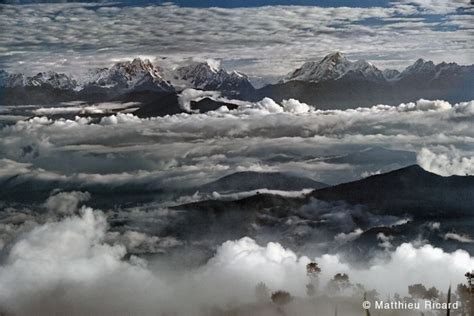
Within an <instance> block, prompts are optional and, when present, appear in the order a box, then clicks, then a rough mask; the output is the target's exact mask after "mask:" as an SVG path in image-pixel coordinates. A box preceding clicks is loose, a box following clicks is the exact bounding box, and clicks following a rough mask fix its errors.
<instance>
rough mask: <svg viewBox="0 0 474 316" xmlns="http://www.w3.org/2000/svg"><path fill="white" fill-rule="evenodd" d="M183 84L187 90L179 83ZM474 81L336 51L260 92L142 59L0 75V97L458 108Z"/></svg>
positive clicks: (203, 68)
mask: <svg viewBox="0 0 474 316" xmlns="http://www.w3.org/2000/svg"><path fill="white" fill-rule="evenodd" d="M178 81H179V82H180V83H181V84H182V83H184V86H180V85H178V84H177V82H178ZM473 82H474V65H471V66H460V65H457V64H456V63H444V62H443V63H440V64H437V65H436V64H434V63H433V62H431V61H425V60H423V59H418V60H417V61H416V62H415V63H414V64H412V65H410V66H408V67H407V68H406V69H405V70H403V71H402V72H399V71H397V70H393V69H385V70H383V71H382V70H380V69H378V68H377V67H375V66H374V65H372V64H370V63H368V62H366V61H363V60H359V61H350V60H349V59H347V58H346V57H345V56H344V54H342V53H340V52H336V53H332V54H329V55H327V56H325V57H324V58H323V59H321V60H320V61H311V62H307V63H305V64H303V65H302V67H300V68H298V69H296V70H295V71H293V72H291V73H290V74H289V75H288V76H286V77H285V78H284V79H283V80H281V81H280V82H279V83H277V84H270V85H267V86H264V87H263V88H260V89H255V88H254V87H253V86H252V85H251V83H250V81H249V79H248V77H247V76H245V75H244V74H241V73H238V72H235V71H234V72H227V71H225V70H223V69H217V68H215V67H213V66H211V65H210V64H209V63H207V62H202V63H198V62H192V63H190V64H188V65H185V66H181V67H178V68H176V69H173V70H166V69H163V68H160V67H159V66H155V65H153V64H152V63H151V62H150V61H149V60H142V59H139V58H137V59H134V60H133V61H127V62H119V63H116V64H115V65H113V66H112V67H111V68H99V69H92V70H90V71H89V72H88V73H87V74H86V75H84V76H81V77H80V78H76V79H75V78H71V77H70V76H68V75H66V74H60V73H54V72H51V71H49V72H44V73H39V74H37V75H35V76H31V77H26V76H24V75H22V74H9V73H7V72H5V71H0V86H1V87H3V88H2V89H0V98H1V99H2V102H1V103H3V104H47V103H51V102H56V103H58V102H64V101H73V100H83V101H90V102H104V101H136V102H142V103H150V102H159V101H160V98H161V97H163V96H166V95H168V94H170V93H175V94H176V93H177V92H178V91H179V90H180V89H184V88H195V89H202V90H217V91H220V92H221V94H222V95H223V96H227V97H231V98H235V99H243V100H247V101H258V100H261V99H263V98H264V97H270V98H272V99H274V100H275V101H277V102H280V101H282V100H285V99H290V98H294V99H297V100H300V101H301V102H305V103H308V104H311V105H314V106H316V107H317V108H319V109H334V108H340V109H345V108H353V107H360V106H362V107H364V106H372V105H375V104H391V105H398V104H400V103H403V102H411V101H416V100H418V99H420V98H425V99H443V100H446V101H449V102H451V103H456V102H460V101H468V100H471V99H474V89H473ZM165 112H166V111H165Z"/></svg>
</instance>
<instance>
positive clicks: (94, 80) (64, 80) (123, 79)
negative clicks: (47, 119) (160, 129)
mask: <svg viewBox="0 0 474 316" xmlns="http://www.w3.org/2000/svg"><path fill="white" fill-rule="evenodd" d="M174 80H179V81H181V82H185V83H186V85H185V86H184V87H179V86H175V85H173V83H172V82H173V81H174ZM0 87H3V89H2V90H4V91H3V92H4V93H3V102H2V103H4V104H28V103H39V104H43V103H49V102H64V101H72V100H84V101H92V102H103V101H123V100H125V99H126V100H128V101H135V100H134V99H133V98H134V97H137V93H139V92H146V93H145V96H144V97H142V96H140V97H138V99H139V100H138V101H140V102H141V101H142V99H143V98H146V95H147V93H149V92H153V93H155V94H159V95H168V94H169V93H174V92H176V91H177V90H180V89H184V88H195V89H202V90H217V91H220V92H221V93H222V94H223V95H225V96H232V97H239V95H240V94H246V95H251V94H253V93H254V88H253V86H252V85H251V84H250V82H249V80H248V78H247V76H245V75H243V74H240V73H238V72H235V71H234V72H227V71H225V70H223V69H215V68H212V67H211V66H210V65H209V64H208V63H205V62H204V63H197V62H193V63H191V64H189V65H187V66H182V67H179V68H177V69H174V70H171V71H170V70H167V71H165V70H164V69H162V68H161V67H159V66H156V65H154V64H152V63H151V62H150V60H148V59H140V58H135V59H133V60H132V61H125V62H118V63H115V64H114V65H113V66H112V67H110V68H97V69H90V70H89V71H87V73H86V74H85V75H82V76H80V77H78V78H76V79H75V78H72V77H71V76H68V75H67V74H64V73H55V72H52V71H49V72H46V73H39V74H37V75H34V76H30V77H27V76H25V75H23V74H10V73H7V72H6V71H3V70H1V71H0ZM131 98H132V100H130V99H131ZM154 99H156V98H154Z"/></svg>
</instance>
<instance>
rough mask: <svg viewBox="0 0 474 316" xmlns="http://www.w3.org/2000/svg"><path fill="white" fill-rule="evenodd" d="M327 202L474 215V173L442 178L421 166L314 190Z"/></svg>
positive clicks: (379, 210)
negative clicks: (473, 174) (472, 174)
mask: <svg viewBox="0 0 474 316" xmlns="http://www.w3.org/2000/svg"><path fill="white" fill-rule="evenodd" d="M310 196H311V197H314V198H317V199H320V200H324V201H340V200H342V201H345V202H347V203H349V204H362V205H365V206H367V207H369V208H370V209H371V211H372V212H373V213H376V214H390V215H404V214H409V215H411V216H413V217H415V218H426V217H438V216H439V217H455V216H461V215H471V216H473V215H474V176H451V177H442V176H439V175H436V174H433V173H430V172H427V171H425V170H424V169H422V168H421V167H420V166H418V165H413V166H409V167H406V168H402V169H399V170H395V171H392V172H388V173H385V174H381V175H375V176H371V177H368V178H365V179H362V180H358V181H354V182H350V183H344V184H340V185H336V186H333V187H330V188H325V189H321V190H317V191H314V192H312V193H311V194H310Z"/></svg>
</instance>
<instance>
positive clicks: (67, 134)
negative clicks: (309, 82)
mask: <svg viewBox="0 0 474 316" xmlns="http://www.w3.org/2000/svg"><path fill="white" fill-rule="evenodd" d="M314 107H315V108H316V109H314V108H313V107H312V106H308V105H305V104H303V103H300V102H298V101H296V100H289V101H285V102H283V106H282V107H280V106H279V105H278V104H276V103H275V102H274V101H273V100H271V99H268V98H267V99H264V100H262V101H260V102H257V103H254V104H250V103H248V104H246V105H245V104H243V105H241V106H240V108H239V109H238V110H234V111H224V110H219V111H216V112H210V113H208V114H193V115H188V114H179V115H174V116H169V117H163V118H150V119H140V118H138V117H136V116H133V115H132V114H117V115H113V116H108V117H104V118H102V119H101V120H100V122H98V123H97V122H94V121H93V120H92V119H89V118H76V119H75V120H64V119H58V120H52V119H47V118H46V117H35V118H32V119H29V120H25V121H18V122H17V123H16V124H14V125H9V126H6V127H4V128H2V129H1V130H0V136H1V137H0V153H1V155H2V156H3V157H4V158H3V159H2V160H1V162H0V177H1V178H2V179H3V180H6V179H9V180H8V183H9V186H13V185H15V186H17V185H21V184H22V183H25V182H28V181H41V183H43V184H42V185H43V186H44V187H45V188H47V187H49V186H48V185H51V186H52V188H54V186H58V185H59V186H60V187H65V188H83V189H88V188H90V187H95V188H102V189H104V188H106V187H107V186H110V187H120V186H126V185H134V186H137V187H140V188H142V189H146V190H158V189H161V188H177V187H183V184H184V185H186V186H191V185H196V184H202V183H205V182H208V181H211V180H214V179H216V178H218V177H220V176H223V175H225V174H230V173H232V172H235V171H245V170H252V171H290V172H295V173H297V174H301V175H306V176H310V177H312V178H314V179H315V180H319V181H322V182H325V183H330V184H331V183H338V182H343V181H348V180H353V179H358V178H360V177H363V176H367V175H369V174H375V173H380V172H385V171H388V170H391V169H395V168H397V167H402V166H404V165H407V164H414V163H416V160H414V159H413V160H411V159H408V158H404V157H409V155H407V154H403V155H401V156H400V157H401V158H399V160H398V161H397V160H396V159H398V158H396V159H395V158H394V157H398V156H394V155H395V153H397V154H399V152H392V153H390V152H384V151H381V150H380V149H379V148H385V149H397V150H404V151H406V152H407V153H410V152H417V153H419V154H418V163H419V164H420V165H421V166H422V167H424V168H425V169H426V170H428V171H432V172H434V173H438V174H440V175H452V174H456V175H465V174H472V171H473V169H472V158H471V157H472V156H473V154H472V152H473V151H472V148H471V147H470V146H469V145H468V144H470V143H472V141H473V137H474V133H473V130H474V129H473V123H472V122H473V115H474V110H473V109H474V105H473V102H466V103H460V104H456V105H451V104H449V103H447V102H444V101H426V100H420V101H418V102H417V103H409V104H402V105H400V106H398V107H393V106H385V105H378V106H374V107H372V108H359V109H349V110H329V111H320V110H317V105H314ZM368 148H369V149H370V150H367V149H368ZM361 155H362V156H365V158H363V159H361V157H362V156H361ZM341 157H342V158H341ZM394 159H395V160H394ZM385 160H386V162H385ZM48 183H49V184H48Z"/></svg>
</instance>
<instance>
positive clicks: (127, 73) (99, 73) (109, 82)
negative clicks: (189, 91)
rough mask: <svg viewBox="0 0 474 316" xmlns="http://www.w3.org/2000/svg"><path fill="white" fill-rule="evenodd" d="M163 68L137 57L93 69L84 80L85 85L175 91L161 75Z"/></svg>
mask: <svg viewBox="0 0 474 316" xmlns="http://www.w3.org/2000/svg"><path fill="white" fill-rule="evenodd" d="M161 72H162V70H161V69H160V68H158V67H155V66H154V65H153V64H152V63H151V62H150V61H149V60H148V59H144V60H142V59H140V58H135V59H134V60H132V61H126V62H119V63H116V64H115V65H113V66H112V67H111V68H110V69H109V68H99V69H95V70H91V71H90V72H89V73H88V75H87V76H86V78H85V80H84V81H83V82H82V83H83V85H84V86H99V87H102V88H115V89H125V90H145V89H147V90H158V91H173V87H172V86H171V84H170V83H168V82H167V81H165V80H164V79H163V77H162V75H161Z"/></svg>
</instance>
